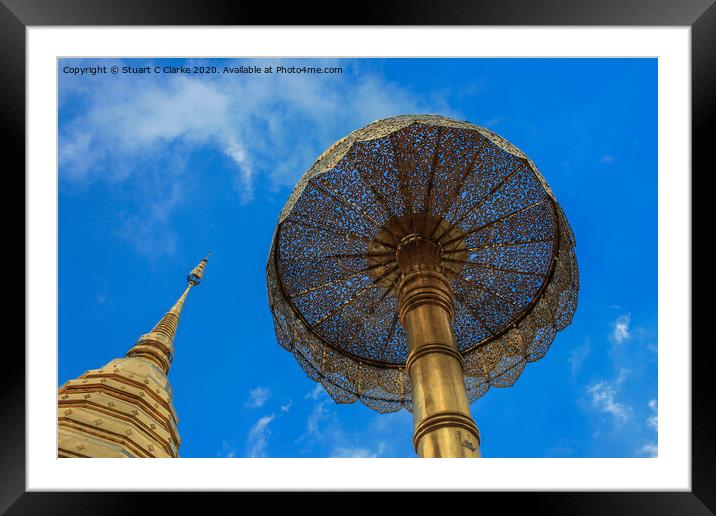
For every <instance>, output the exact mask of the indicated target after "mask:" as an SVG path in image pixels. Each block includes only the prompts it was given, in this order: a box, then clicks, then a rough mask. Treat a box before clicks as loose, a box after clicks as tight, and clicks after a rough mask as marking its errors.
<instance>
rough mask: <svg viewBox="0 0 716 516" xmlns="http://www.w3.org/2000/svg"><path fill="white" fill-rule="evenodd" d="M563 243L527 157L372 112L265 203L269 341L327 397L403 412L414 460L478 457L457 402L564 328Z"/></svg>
mask: <svg viewBox="0 0 716 516" xmlns="http://www.w3.org/2000/svg"><path fill="white" fill-rule="evenodd" d="M574 246H575V240H574V236H573V234H572V231H571V228H570V226H569V224H568V222H567V219H566V218H565V215H564V213H563V211H562V209H561V208H560V206H559V204H558V203H557V201H556V199H555V197H554V195H553V193H552V191H551V190H550V188H549V186H548V185H547V183H546V182H545V180H544V179H543V177H542V175H541V174H540V173H539V171H538V170H537V167H536V166H535V165H534V163H533V162H532V161H531V160H530V159H529V158H528V157H527V156H526V155H525V154H523V153H522V152H521V151H520V150H519V149H517V148H516V147H514V146H513V145H512V144H510V143H509V142H507V141H506V140H504V139H503V138H501V137H500V136H498V135H496V134H495V133H493V132H491V131H489V130H488V129H485V128H483V127H478V126H476V125H473V124H470V123H468V122H463V121H457V120H453V119H450V118H446V117H443V116H437V115H406V116H397V117H393V118H388V119H384V120H379V121H377V122H374V123H372V124H369V125H367V126H365V127H363V128H362V129H358V130H357V131H354V132H352V133H351V134H349V135H348V136H346V137H345V138H343V139H341V140H339V141H338V142H336V143H334V144H333V145H332V146H331V147H330V148H329V149H328V150H327V151H326V152H324V153H323V154H322V155H321V156H320V157H319V158H318V160H317V161H316V162H315V163H314V164H313V166H312V167H311V168H310V169H309V170H308V171H307V172H306V173H305V174H304V176H303V177H302V178H301V179H300V180H299V182H298V184H297V185H296V187H295V188H294V190H293V193H292V194H291V196H290V198H289V200H288V202H287V203H286V205H285V207H284V208H283V210H282V211H281V214H280V216H279V221H278V225H277V227H276V232H275V234H274V238H273V241H272V246H271V251H270V256H269V260H268V265H267V283H268V294H269V303H270V306H271V311H272V313H273V318H274V325H275V329H276V336H277V339H278V342H279V343H280V344H281V345H282V346H283V347H284V348H285V349H287V350H288V351H291V352H292V353H293V355H294V357H295V358H296V360H297V361H298V363H299V364H300V365H301V367H302V368H303V369H304V371H305V372H306V373H307V374H308V376H310V377H311V378H312V379H314V380H316V381H318V382H320V383H321V384H322V385H323V386H324V387H325V389H326V390H327V391H328V393H329V394H330V395H331V396H332V397H333V399H334V400H335V401H336V402H338V403H352V402H354V401H355V400H360V401H362V402H363V403H364V404H366V405H367V406H369V407H370V408H372V409H375V410H377V411H378V412H392V411H396V410H399V409H400V408H401V407H405V408H406V409H408V410H410V411H412V412H413V416H414V421H415V433H414V439H413V441H414V445H415V449H416V452H417V453H418V454H419V455H420V456H421V457H478V456H479V455H480V451H479V445H480V436H479V432H478V429H477V426H476V425H475V422H474V420H473V419H472V417H471V414H470V409H469V403H470V402H472V401H474V400H476V399H477V398H479V397H480V396H482V395H483V394H484V393H485V392H486V391H487V390H488V389H489V388H490V386H493V387H508V386H510V385H512V384H513V383H514V382H515V380H517V378H518V377H519V376H520V374H521V373H522V370H523V369H524V367H525V364H526V363H527V362H534V361H535V360H539V359H540V358H542V357H543V356H544V354H545V353H546V352H547V349H548V348H549V346H550V344H551V343H552V341H553V339H554V337H555V334H556V332H557V331H559V330H562V329H564V328H565V327H566V326H567V325H569V324H570V322H571V320H572V316H573V314H574V311H575V309H576V306H577V292H578V289H579V276H578V270H577V262H576V257H575V253H574Z"/></svg>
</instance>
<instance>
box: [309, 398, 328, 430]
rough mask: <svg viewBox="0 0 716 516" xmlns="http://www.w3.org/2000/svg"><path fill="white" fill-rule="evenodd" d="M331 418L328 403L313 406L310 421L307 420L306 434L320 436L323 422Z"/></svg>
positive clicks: (323, 402)
mask: <svg viewBox="0 0 716 516" xmlns="http://www.w3.org/2000/svg"><path fill="white" fill-rule="evenodd" d="M328 416H329V413H328V411H327V410H326V402H325V401H322V402H320V403H316V404H315V405H314V406H313V410H312V411H311V414H310V415H309V416H308V419H307V420H306V433H307V434H308V435H309V436H320V434H321V429H320V424H321V422H322V421H325V420H326V419H327V418H328Z"/></svg>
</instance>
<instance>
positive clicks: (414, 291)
mask: <svg viewBox="0 0 716 516" xmlns="http://www.w3.org/2000/svg"><path fill="white" fill-rule="evenodd" d="M441 258H442V251H441V249H440V246H439V244H438V243H437V242H435V241H434V240H431V239H430V238H428V237H427V236H426V235H418V234H412V235H409V236H408V237H405V238H403V239H402V241H401V243H400V245H399V246H398V250H397V258H396V259H397V261H398V264H399V266H400V270H401V273H402V275H401V280H400V283H399V286H398V307H399V313H400V321H401V323H402V324H403V327H404V328H405V332H406V334H407V336H408V346H409V349H410V354H409V355H408V360H407V362H406V368H407V370H408V374H409V377H410V385H411V390H412V399H413V421H414V426H415V432H414V437H413V444H414V446H415V451H416V452H417V453H418V455H419V456H420V457H428V458H432V457H460V458H468V457H479V456H480V439H479V433H478V430H477V426H476V425H475V422H474V421H473V419H472V417H471V415H470V406H469V404H468V401H467V394H466V391H465V380H464V377H463V360H462V356H461V355H460V352H459V351H458V348H457V345H456V343H455V336H454V334H453V330H452V319H453V316H454V312H455V308H454V304H453V299H452V297H453V296H452V289H451V288H450V282H449V281H448V279H447V276H446V275H445V274H444V273H443V271H442V270H441V265H440V263H441Z"/></svg>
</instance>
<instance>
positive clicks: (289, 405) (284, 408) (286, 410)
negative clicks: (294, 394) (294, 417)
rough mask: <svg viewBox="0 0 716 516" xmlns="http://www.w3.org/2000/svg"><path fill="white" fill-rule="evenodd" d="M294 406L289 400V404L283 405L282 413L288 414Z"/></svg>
mask: <svg viewBox="0 0 716 516" xmlns="http://www.w3.org/2000/svg"><path fill="white" fill-rule="evenodd" d="M292 405H293V400H288V403H286V404H285V405H281V412H283V413H286V412H288V411H289V410H290V409H291V406H292Z"/></svg>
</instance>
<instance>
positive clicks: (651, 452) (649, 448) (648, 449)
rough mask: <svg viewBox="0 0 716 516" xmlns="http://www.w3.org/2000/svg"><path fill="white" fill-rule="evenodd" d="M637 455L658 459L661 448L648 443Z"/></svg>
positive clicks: (637, 451) (653, 443)
mask: <svg viewBox="0 0 716 516" xmlns="http://www.w3.org/2000/svg"><path fill="white" fill-rule="evenodd" d="M635 453H636V455H646V456H647V457H657V456H658V455H659V447H658V446H657V444H656V443H655V442H648V443H646V444H645V445H644V446H642V447H641V448H639V449H638V450H636V452H635Z"/></svg>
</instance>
